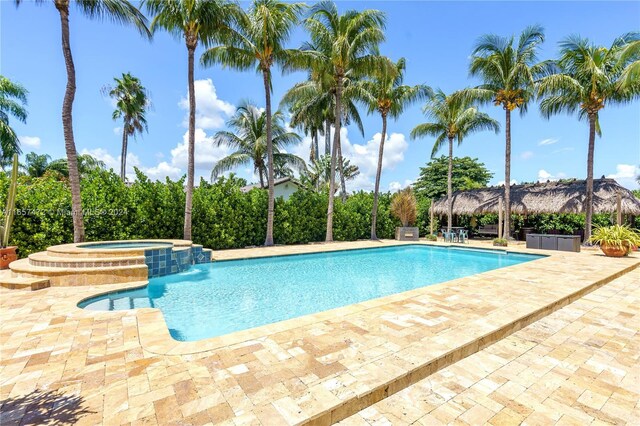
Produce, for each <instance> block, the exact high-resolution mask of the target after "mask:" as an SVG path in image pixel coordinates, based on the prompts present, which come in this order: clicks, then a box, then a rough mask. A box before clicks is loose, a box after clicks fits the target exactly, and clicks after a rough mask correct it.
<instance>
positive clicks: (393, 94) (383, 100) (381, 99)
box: [362, 58, 433, 240]
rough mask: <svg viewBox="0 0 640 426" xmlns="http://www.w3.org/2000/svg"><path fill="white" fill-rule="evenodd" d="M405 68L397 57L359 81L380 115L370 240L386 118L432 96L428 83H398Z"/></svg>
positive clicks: (374, 218) (373, 107)
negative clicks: (380, 129)
mask: <svg viewBox="0 0 640 426" xmlns="http://www.w3.org/2000/svg"><path fill="white" fill-rule="evenodd" d="M404 71H405V59H404V58H400V60H398V62H397V63H395V64H393V67H391V68H382V69H381V70H380V71H379V73H378V74H376V75H375V77H374V78H373V79H371V80H367V81H363V82H362V86H363V88H364V89H365V92H366V93H367V94H368V96H370V98H369V99H368V102H367V104H368V107H369V113H373V112H375V111H377V112H379V113H380V117H381V118H382V133H381V136H380V148H379V150H378V168H377V170H376V180H375V186H374V189H373V210H372V211H371V239H372V240H377V239H378V236H377V235H376V219H377V215H378V194H379V191H380V176H381V175H382V159H383V156H384V142H385V138H386V135H387V119H388V118H389V117H391V118H393V119H394V120H397V119H398V118H399V117H400V115H402V112H403V111H404V109H405V108H406V107H407V106H409V105H411V104H412V103H414V102H416V101H420V100H423V99H426V98H428V97H430V96H432V95H433V91H432V90H431V88H430V87H429V86H426V85H423V84H420V85H416V86H407V85H404V84H402V82H403V79H404Z"/></svg>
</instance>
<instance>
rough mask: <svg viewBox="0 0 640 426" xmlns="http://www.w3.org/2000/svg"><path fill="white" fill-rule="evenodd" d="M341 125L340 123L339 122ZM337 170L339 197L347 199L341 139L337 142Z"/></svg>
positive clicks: (343, 200) (343, 199)
mask: <svg viewBox="0 0 640 426" xmlns="http://www.w3.org/2000/svg"><path fill="white" fill-rule="evenodd" d="M340 126H342V123H341V124H340ZM338 171H339V172H340V199H341V200H342V202H343V203H344V202H345V201H347V183H346V181H345V177H344V158H343V157H342V141H340V143H339V144H338Z"/></svg>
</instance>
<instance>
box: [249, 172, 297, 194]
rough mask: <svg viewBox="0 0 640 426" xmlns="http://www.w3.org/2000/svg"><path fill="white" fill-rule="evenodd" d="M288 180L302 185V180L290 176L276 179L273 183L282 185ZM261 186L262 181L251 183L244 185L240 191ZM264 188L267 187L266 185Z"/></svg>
mask: <svg viewBox="0 0 640 426" xmlns="http://www.w3.org/2000/svg"><path fill="white" fill-rule="evenodd" d="M287 182H291V183H293V184H294V185H296V186H300V182H298V181H297V180H296V179H294V178H292V177H290V176H285V177H283V178H280V179H276V180H274V181H273V185H274V186H277V185H282V184H283V183H287ZM260 187H261V186H260V183H254V184H251V185H247V186H243V187H242V188H240V191H242V192H249V191H251V190H252V189H254V188H260ZM264 188H266V186H265V187H264Z"/></svg>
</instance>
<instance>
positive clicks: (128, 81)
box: [104, 73, 149, 182]
mask: <svg viewBox="0 0 640 426" xmlns="http://www.w3.org/2000/svg"><path fill="white" fill-rule="evenodd" d="M113 80H114V81H115V83H116V84H115V86H113V87H106V88H105V89H104V92H106V93H107V94H108V95H109V96H110V97H112V98H113V99H115V100H116V109H115V110H114V111H113V115H112V116H113V119H114V120H117V119H119V118H122V121H123V125H122V153H121V154H120V155H121V158H120V178H121V179H122V181H123V182H124V181H125V180H126V170H127V145H128V142H129V136H133V137H135V136H136V134H137V133H142V132H143V131H144V130H147V129H148V127H147V117H146V116H145V113H146V112H147V108H148V107H149V98H148V96H147V90H146V89H145V88H144V87H143V86H142V83H141V82H140V80H139V79H138V78H137V77H134V76H132V75H131V74H130V73H126V74H122V78H117V77H115V78H114V79H113Z"/></svg>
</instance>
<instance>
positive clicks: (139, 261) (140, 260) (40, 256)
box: [29, 252, 145, 268]
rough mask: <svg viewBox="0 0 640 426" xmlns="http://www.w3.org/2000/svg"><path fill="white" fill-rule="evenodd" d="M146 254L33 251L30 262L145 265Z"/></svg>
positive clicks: (79, 265) (45, 264) (59, 265)
mask: <svg viewBox="0 0 640 426" xmlns="http://www.w3.org/2000/svg"><path fill="white" fill-rule="evenodd" d="M144 260H145V258H144V256H127V257H100V258H98V257H81V256H54V255H52V254H51V253H49V252H39V253H32V254H30V255H29V264H30V265H32V266H41V267H53V268H96V267H97V268H101V267H113V266H130V265H143V264H144Z"/></svg>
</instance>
